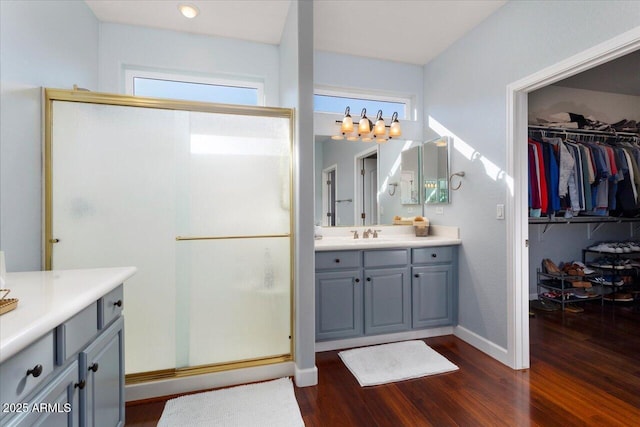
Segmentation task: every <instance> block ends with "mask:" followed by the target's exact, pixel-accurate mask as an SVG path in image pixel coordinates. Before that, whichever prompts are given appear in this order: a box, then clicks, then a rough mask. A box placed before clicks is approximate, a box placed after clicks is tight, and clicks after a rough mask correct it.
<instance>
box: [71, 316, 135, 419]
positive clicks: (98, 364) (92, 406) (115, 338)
mask: <svg viewBox="0 0 640 427" xmlns="http://www.w3.org/2000/svg"><path fill="white" fill-rule="evenodd" d="M123 325H124V319H123V318H122V317H120V318H118V320H116V322H115V323H113V324H112V325H111V326H110V327H109V328H107V330H105V331H104V333H102V334H101V335H100V336H99V337H98V338H97V339H96V340H95V341H94V342H93V343H92V344H91V345H90V346H89V347H87V349H86V350H84V351H83V352H82V353H80V374H81V378H82V377H83V378H84V379H85V382H86V385H85V388H84V390H83V392H82V394H81V395H80V408H81V413H80V417H81V425H83V426H95V427H113V426H123V425H124V351H123V350H124V329H123Z"/></svg>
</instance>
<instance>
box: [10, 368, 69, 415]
mask: <svg viewBox="0 0 640 427" xmlns="http://www.w3.org/2000/svg"><path fill="white" fill-rule="evenodd" d="M78 386H79V383H78V362H77V361H75V360H74V361H73V362H72V363H70V364H69V365H68V366H67V367H66V368H64V369H63V370H62V372H60V373H59V374H58V375H56V376H55V377H54V378H53V379H52V380H51V381H50V382H49V383H48V384H47V385H46V386H45V388H44V389H43V390H42V391H41V392H40V393H38V394H37V395H36V396H35V397H34V398H33V399H32V400H31V402H29V405H28V407H29V412H28V413H25V415H24V416H22V417H14V418H11V419H10V420H6V421H5V420H3V422H2V426H6V427H9V426H29V427H33V426H43V427H58V426H59V427H74V426H78V425H79V424H78V412H79V411H78V394H79V387H78Z"/></svg>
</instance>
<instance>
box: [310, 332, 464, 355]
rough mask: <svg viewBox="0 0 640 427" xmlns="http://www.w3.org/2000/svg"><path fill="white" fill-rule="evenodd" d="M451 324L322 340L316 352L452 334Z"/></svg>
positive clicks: (317, 345) (317, 344)
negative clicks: (392, 332)
mask: <svg viewBox="0 0 640 427" xmlns="http://www.w3.org/2000/svg"><path fill="white" fill-rule="evenodd" d="M452 334H453V326H443V327H441V328H431V329H420V330H415V331H407V332H398V333H395V334H384V335H371V336H366V337H358V338H347V339H343V340H334V341H322V342H317V343H316V353H319V352H321V351H331V350H342V349H344V348H353V347H363V346H367V345H376V344H386V343H390V342H395V341H406V340H415V339H423V338H431V337H439V336H442V335H452Z"/></svg>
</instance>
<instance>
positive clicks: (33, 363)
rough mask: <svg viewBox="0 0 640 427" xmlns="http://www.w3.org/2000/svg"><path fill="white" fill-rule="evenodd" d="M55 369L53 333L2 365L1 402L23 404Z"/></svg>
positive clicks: (0, 370) (0, 367)
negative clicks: (26, 397) (25, 398)
mask: <svg viewBox="0 0 640 427" xmlns="http://www.w3.org/2000/svg"><path fill="white" fill-rule="evenodd" d="M53 368H54V339H53V331H51V332H49V333H48V334H47V335H45V336H43V337H42V338H40V339H39V340H38V341H36V342H35V343H33V344H31V345H30V346H29V347H27V348H25V349H24V350H22V351H21V352H20V353H18V354H16V355H15V356H13V357H11V358H10V359H8V360H6V361H5V362H3V363H2V365H0V379H1V381H0V402H2V403H21V402H24V397H25V396H27V395H28V394H29V393H30V392H31V391H32V390H33V389H34V388H36V387H37V386H38V385H39V384H40V383H42V381H43V380H45V379H46V378H47V377H48V376H49V374H50V373H51V372H52V371H53Z"/></svg>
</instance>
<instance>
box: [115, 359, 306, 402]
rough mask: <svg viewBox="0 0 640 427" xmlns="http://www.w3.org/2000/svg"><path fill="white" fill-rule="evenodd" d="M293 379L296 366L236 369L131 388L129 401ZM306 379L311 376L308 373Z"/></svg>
mask: <svg viewBox="0 0 640 427" xmlns="http://www.w3.org/2000/svg"><path fill="white" fill-rule="evenodd" d="M293 375H296V376H297V373H296V366H295V364H294V363H293V362H285V363H276V364H273V365H265V366H255V367H251V368H242V369H233V370H229V371H223V372H214V373H211V374H204V375H193V376H189V377H180V378H171V379H166V380H158V381H149V382H146V383H140V384H131V385H127V386H125V399H126V401H127V402H132V401H136V400H145V399H152V398H154V397H160V396H171V395H174V394H180V393H188V392H193V391H198V390H209V389H212V388H219V387H228V386H234V385H239V384H247V383H252V382H257V381H266V380H273V379H276V378H282V377H290V376H293ZM305 375H308V374H306V373H305ZM305 378H306V376H305ZM296 382H297V381H296ZM316 383H317V373H316Z"/></svg>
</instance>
